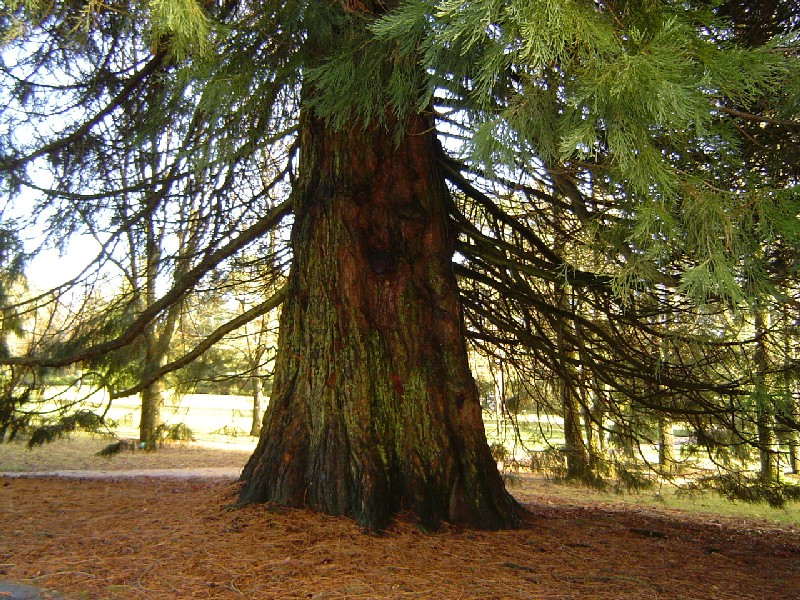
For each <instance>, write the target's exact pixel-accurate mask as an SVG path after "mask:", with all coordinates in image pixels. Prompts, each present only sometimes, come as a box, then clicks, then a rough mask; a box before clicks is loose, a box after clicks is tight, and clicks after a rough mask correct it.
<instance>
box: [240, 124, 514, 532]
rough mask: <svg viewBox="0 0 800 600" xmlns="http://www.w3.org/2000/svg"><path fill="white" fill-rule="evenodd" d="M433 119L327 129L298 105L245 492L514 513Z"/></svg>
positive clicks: (360, 516)
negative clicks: (273, 316) (271, 371)
mask: <svg viewBox="0 0 800 600" xmlns="http://www.w3.org/2000/svg"><path fill="white" fill-rule="evenodd" d="M432 126H433V123H432V122H431V120H430V119H429V118H428V117H423V116H415V117H412V118H411V119H409V122H408V123H407V124H406V127H405V134H404V135H403V136H402V137H401V139H400V140H399V141H398V140H397V139H396V138H395V135H394V132H392V131H388V130H387V129H385V128H379V127H373V128H366V129H365V128H362V127H360V126H358V125H356V126H353V127H352V128H350V129H341V130H333V129H332V128H331V127H329V126H327V125H326V124H325V123H324V122H322V121H321V120H320V119H318V118H316V117H314V116H312V115H310V114H309V113H305V114H304V115H303V116H302V117H301V124H300V134H299V135H300V140H299V141H300V148H301V153H302V154H301V167H300V168H301V172H300V176H299V178H298V179H299V180H298V182H297V184H296V187H295V189H294V192H293V197H294V198H293V199H294V209H295V223H294V226H293V230H292V248H293V253H294V262H293V264H292V270H291V273H290V276H289V283H288V286H289V287H288V293H287V299H286V301H285V303H284V306H283V310H282V314H281V325H280V338H279V351H278V356H277V359H276V368H275V378H274V383H273V392H272V394H271V398H270V403H269V406H268V407H267V411H266V415H265V419H264V427H263V429H262V433H261V437H260V439H259V443H258V446H257V447H256V450H255V452H254V454H253V456H252V457H251V458H250V460H249V462H248V463H247V466H246V467H245V469H244V472H243V473H242V480H243V481H244V486H243V488H242V490H241V496H240V500H241V501H243V502H275V503H278V504H282V505H287V506H295V507H301V506H307V507H310V508H312V509H315V510H319V511H323V512H326V513H330V514H335V515H348V516H350V517H352V518H354V519H355V520H356V521H358V522H359V523H361V524H362V525H364V526H365V527H367V528H368V529H371V530H379V529H381V528H383V527H384V526H386V525H387V524H388V522H389V521H390V520H391V518H392V515H393V514H394V513H396V512H398V511H401V510H406V511H411V512H412V513H413V514H415V515H416V517H417V518H418V519H419V520H420V522H421V524H422V525H423V526H428V527H430V526H435V525H436V524H437V523H439V522H440V521H442V520H445V521H450V522H457V523H464V524H468V525H470V526H474V527H479V528H503V527H511V526H514V525H515V524H516V523H517V517H516V510H517V509H516V505H515V503H514V501H513V500H512V498H511V497H510V495H509V494H508V493H507V492H506V490H505V488H504V485H503V482H502V479H501V477H500V475H499V473H498V472H497V467H496V465H495V462H494V460H493V459H492V456H491V453H490V452H489V447H488V444H487V443H486V437H485V432H484V429H483V422H482V420H481V408H480V404H479V398H478V392H477V387H476V385H475V383H474V381H473V379H472V375H471V373H470V370H469V366H468V362H467V350H466V344H465V341H464V330H463V321H462V313H461V305H460V301H459V295H458V289H457V285H456V280H455V277H454V274H453V270H452V263H451V259H452V253H453V241H454V240H453V239H452V238H451V234H450V231H449V230H448V223H447V205H448V201H449V198H448V192H447V189H446V186H445V184H444V180H443V178H442V176H441V174H440V172H439V169H438V167H437V162H436V144H437V143H438V142H437V141H436V138H435V135H434V134H433V133H431V132H432V129H433V127H432Z"/></svg>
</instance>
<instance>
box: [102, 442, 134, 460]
mask: <svg viewBox="0 0 800 600" xmlns="http://www.w3.org/2000/svg"><path fill="white" fill-rule="evenodd" d="M138 448H139V442H136V441H134V440H117V441H116V442H114V443H113V444H109V445H108V446H106V447H105V448H103V449H102V450H100V451H99V452H98V453H97V456H106V457H108V458H110V457H112V456H115V455H117V454H119V453H120V452H122V451H123V450H127V451H128V452H136V450H137V449H138Z"/></svg>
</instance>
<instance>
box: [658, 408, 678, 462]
mask: <svg viewBox="0 0 800 600" xmlns="http://www.w3.org/2000/svg"><path fill="white" fill-rule="evenodd" d="M674 466H675V436H674V435H673V433H672V421H670V420H669V419H668V418H667V417H664V416H660V417H659V418H658V467H659V469H660V470H661V472H662V473H664V474H668V473H671V472H672V471H673V469H674Z"/></svg>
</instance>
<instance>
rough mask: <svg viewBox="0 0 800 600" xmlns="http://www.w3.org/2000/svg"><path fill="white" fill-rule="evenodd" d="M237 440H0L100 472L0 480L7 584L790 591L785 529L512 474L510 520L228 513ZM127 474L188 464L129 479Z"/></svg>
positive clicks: (585, 595)
mask: <svg viewBox="0 0 800 600" xmlns="http://www.w3.org/2000/svg"><path fill="white" fill-rule="evenodd" d="M248 443H249V442H246V443H243V444H241V447H240V445H239V444H228V445H226V444H218V445H216V446H215V447H205V446H202V447H201V446H197V445H176V446H168V447H166V448H164V449H163V450H162V451H160V452H156V453H144V452H131V453H122V454H120V455H117V456H115V457H113V458H112V459H106V458H100V457H95V456H94V455H93V454H92V453H91V452H87V450H88V449H91V448H95V447H98V448H99V447H102V446H103V445H105V444H104V443H103V442H102V440H93V439H79V440H72V441H67V442H58V443H57V445H56V446H50V447H47V448H44V449H42V450H36V451H34V452H35V453H40V455H38V457H37V455H36V454H33V453H30V452H21V451H20V450H19V445H16V444H11V445H8V444H6V445H0V471H15V472H17V473H18V474H22V473H23V472H26V471H39V472H41V471H48V472H49V471H61V470H65V469H67V470H70V471H72V474H73V475H78V474H77V473H76V472H75V471H76V470H86V471H92V472H95V473H97V472H98V471H103V476H102V477H101V478H98V477H95V476H92V477H88V476H73V477H69V478H64V477H53V476H37V477H31V476H22V477H19V476H15V477H7V476H5V477H1V478H0V523H2V527H1V528H0V580H4V581H6V582H15V583H21V584H26V585H35V586H37V587H39V588H40V589H44V590H57V591H58V593H59V597H60V598H67V599H69V598H86V599H92V600H95V599H105V598H109V599H110V598H119V599H128V598H131V599H139V598H259V599H262V598H263V599H268V598H269V599H272V598H275V599H278V598H306V599H312V600H323V599H333V598H351V599H357V598H361V599H367V598H369V599H378V598H380V599H398V600H400V599H409V598H438V599H451V598H453V599H456V598H458V599H472V598H475V599H479V598H480V599H523V598H525V599H528V598H547V599H556V598H559V599H561V598H574V599H622V598H624V599H638V598H642V599H644V598H648V599H665V600H666V599H714V600H727V599H730V600H733V599H736V600H744V599H752V600H767V599H772V598H774V599H776V600H777V599H781V600H789V599H792V598H794V599H800V536H799V535H798V534H800V529H798V528H797V527H796V526H792V525H790V524H778V523H775V522H772V521H765V520H756V519H745V518H740V517H737V518H733V517H725V516H720V515H713V514H705V515H704V514H697V513H687V512H682V511H678V510H674V509H667V508H657V507H655V508H654V507H646V508H644V507H637V506H634V505H631V504H628V503H624V502H621V501H620V502H615V501H599V500H597V499H596V497H594V496H593V495H592V494H591V493H589V492H588V491H587V492H586V494H583V493H582V491H581V489H580V488H570V489H568V490H567V489H566V488H565V486H561V485H558V484H556V483H553V482H550V481H546V480H543V479H540V478H535V477H531V476H527V475H519V476H517V477H515V478H514V485H513V487H510V491H511V492H512V493H513V494H514V495H515V496H516V498H517V499H518V500H519V501H520V502H521V503H522V504H523V505H524V507H525V508H526V509H527V511H528V516H527V518H526V521H525V526H524V527H523V528H522V529H520V530H517V531H500V532H481V531H470V530H466V529H461V528H457V527H450V526H445V527H443V528H442V529H441V530H439V531H437V532H426V531H422V530H420V529H419V528H417V527H416V526H415V525H414V523H413V521H412V520H411V519H409V518H407V517H404V516H401V517H400V518H399V519H398V520H397V522H396V523H395V524H394V525H393V526H392V527H390V528H389V529H388V530H387V531H386V532H385V533H384V534H382V535H373V534H368V533H365V532H363V531H362V530H361V528H359V527H358V525H356V524H355V523H353V522H352V521H350V520H348V519H343V518H337V517H330V516H324V515H319V514H315V513H312V512H309V511H305V510H288V509H279V508H275V507H270V506H264V505H251V506H246V507H244V508H236V509H234V508H232V507H231V504H232V503H233V502H234V501H235V499H236V492H237V489H238V484H237V483H236V481H235V475H236V473H237V471H238V469H240V468H241V466H242V465H243V464H244V462H245V460H246V459H247V457H248V455H249V453H250V451H251V448H250V447H247V444H248ZM207 468H213V469H218V470H217V471H204V470H203V469H207ZM131 469H137V470H139V471H142V470H151V469H179V470H183V472H184V475H186V474H191V473H190V471H193V472H194V473H193V474H191V476H190V477H188V478H187V477H182V478H171V477H161V476H159V477H153V476H144V475H142V474H141V473H140V474H139V475H137V476H135V477H125V476H123V474H124V473H125V472H126V471H129V470H131ZM220 469H225V470H224V471H222V470H220ZM157 473H160V472H157ZM209 473H211V474H209ZM565 490H567V491H565ZM795 510H796V509H795ZM1 590H2V587H0V597H13V596H11V595H9V594H7V593H5V592H2V591H1ZM41 597H42V598H46V597H48V595H47V592H44V593H43V595H42V596H41Z"/></svg>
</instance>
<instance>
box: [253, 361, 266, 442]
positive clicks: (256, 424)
mask: <svg viewBox="0 0 800 600" xmlns="http://www.w3.org/2000/svg"><path fill="white" fill-rule="evenodd" d="M250 381H251V382H252V384H253V420H252V422H251V424H250V435H251V436H253V437H258V436H259V435H260V434H261V421H262V419H263V418H264V417H263V412H262V411H263V408H262V407H263V405H264V383H263V382H262V380H261V370H260V369H257V370H256V371H255V372H254V373H253V376H252V377H251V378H250Z"/></svg>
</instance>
